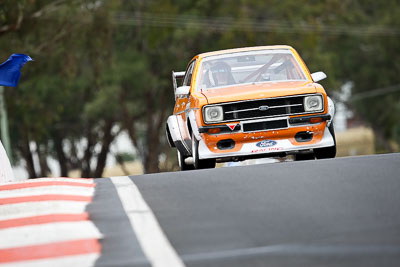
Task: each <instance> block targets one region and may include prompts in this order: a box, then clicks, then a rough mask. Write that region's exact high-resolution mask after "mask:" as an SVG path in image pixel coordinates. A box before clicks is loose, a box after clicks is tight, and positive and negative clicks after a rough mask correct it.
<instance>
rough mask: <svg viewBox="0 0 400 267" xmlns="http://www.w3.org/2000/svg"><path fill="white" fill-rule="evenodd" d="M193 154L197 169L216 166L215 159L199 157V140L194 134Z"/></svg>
mask: <svg viewBox="0 0 400 267" xmlns="http://www.w3.org/2000/svg"><path fill="white" fill-rule="evenodd" d="M192 156H193V162H194V168H195V169H211V168H215V163H216V161H215V159H199V141H198V140H197V139H196V138H195V137H194V135H192Z"/></svg>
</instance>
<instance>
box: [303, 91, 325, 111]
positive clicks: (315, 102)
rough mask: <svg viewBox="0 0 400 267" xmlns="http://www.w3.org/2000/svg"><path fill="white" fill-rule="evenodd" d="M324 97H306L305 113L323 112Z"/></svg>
mask: <svg viewBox="0 0 400 267" xmlns="http://www.w3.org/2000/svg"><path fill="white" fill-rule="evenodd" d="M322 110H323V107H322V96H320V95H313V96H306V97H304V111H322Z"/></svg>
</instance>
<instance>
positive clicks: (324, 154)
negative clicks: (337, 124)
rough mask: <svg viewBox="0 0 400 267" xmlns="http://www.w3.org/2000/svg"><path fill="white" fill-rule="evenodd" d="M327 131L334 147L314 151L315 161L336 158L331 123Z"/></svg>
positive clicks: (333, 132)
mask: <svg viewBox="0 0 400 267" xmlns="http://www.w3.org/2000/svg"><path fill="white" fill-rule="evenodd" d="M328 129H329V132H330V133H331V135H332V137H333V141H334V146H331V147H324V148H316V149H314V154H315V157H316V158H317V159H331V158H334V157H335V156H336V137H335V130H334V128H333V123H331V125H330V126H329V127H328Z"/></svg>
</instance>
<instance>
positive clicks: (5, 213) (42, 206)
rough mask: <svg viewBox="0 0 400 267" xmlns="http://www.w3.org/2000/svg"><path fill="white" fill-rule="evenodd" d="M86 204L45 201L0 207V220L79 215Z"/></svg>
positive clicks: (83, 210)
mask: <svg viewBox="0 0 400 267" xmlns="http://www.w3.org/2000/svg"><path fill="white" fill-rule="evenodd" d="M86 205H87V203H85V202H78V201H46V202H44V201H43V202H27V203H17V204H8V205H0V220H10V219H17V218H24V217H31V216H40V215H47V214H68V213H70V214H79V213H83V212H85V208H86Z"/></svg>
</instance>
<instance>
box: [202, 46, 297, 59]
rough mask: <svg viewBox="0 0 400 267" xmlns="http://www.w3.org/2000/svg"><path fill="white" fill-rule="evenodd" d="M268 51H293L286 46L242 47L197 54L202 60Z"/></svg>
mask: <svg viewBox="0 0 400 267" xmlns="http://www.w3.org/2000/svg"><path fill="white" fill-rule="evenodd" d="M268 49H293V48H292V47H291V46H288V45H268V46H253V47H242V48H234V49H226V50H218V51H213V52H207V53H202V54H199V55H198V57H199V58H204V57H209V56H216V55H222V54H231V53H238V52H246V51H257V50H268Z"/></svg>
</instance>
